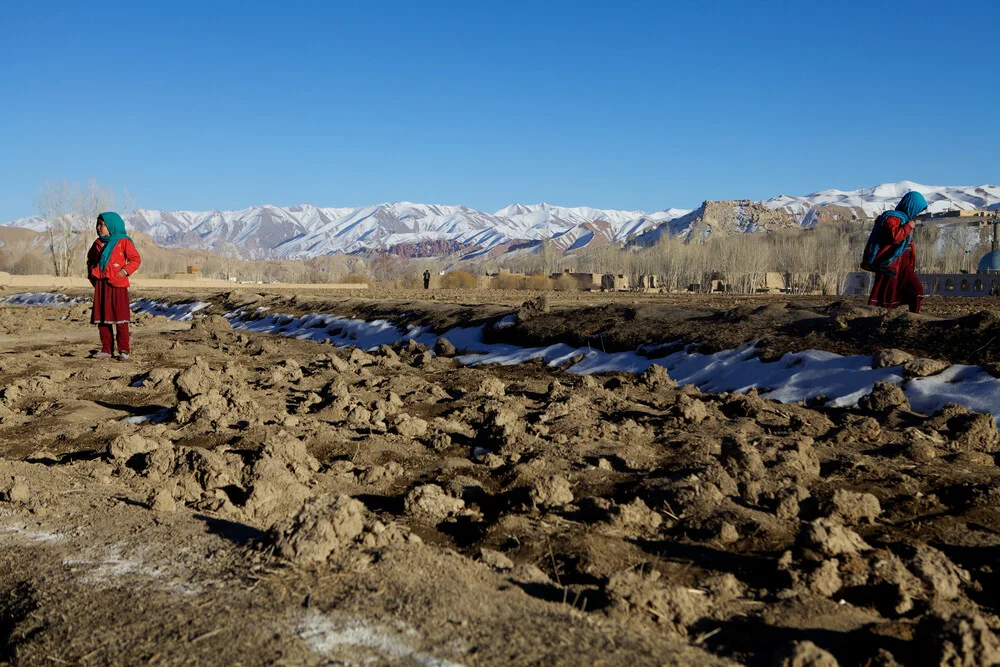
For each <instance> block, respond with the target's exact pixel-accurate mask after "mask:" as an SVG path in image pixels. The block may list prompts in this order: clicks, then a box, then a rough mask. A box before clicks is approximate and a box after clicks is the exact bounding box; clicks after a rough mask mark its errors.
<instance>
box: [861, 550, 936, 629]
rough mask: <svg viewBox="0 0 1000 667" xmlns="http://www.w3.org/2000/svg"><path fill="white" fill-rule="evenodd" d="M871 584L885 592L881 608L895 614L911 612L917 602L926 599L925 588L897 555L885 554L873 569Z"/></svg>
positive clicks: (874, 564) (877, 589) (873, 564)
mask: <svg viewBox="0 0 1000 667" xmlns="http://www.w3.org/2000/svg"><path fill="white" fill-rule="evenodd" d="M871 573H872V576H871V582H870V583H871V584H872V585H873V586H874V588H875V590H876V591H884V593H883V599H882V600H881V602H880V606H881V607H884V608H885V609H886V610H887V611H891V612H892V613H895V614H905V613H907V612H909V611H911V610H912V609H913V607H914V603H915V601H916V600H919V599H922V598H923V597H924V586H923V584H922V583H921V581H920V580H919V579H918V578H917V577H915V576H914V575H913V573H912V572H910V571H909V570H908V569H907V567H906V565H905V564H904V563H903V561H902V560H901V559H900V558H899V557H898V556H896V555H895V554H891V553H890V554H885V555H884V556H882V557H881V558H879V559H878V560H876V561H875V562H874V563H872V568H871Z"/></svg>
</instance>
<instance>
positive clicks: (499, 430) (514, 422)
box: [480, 382, 525, 455]
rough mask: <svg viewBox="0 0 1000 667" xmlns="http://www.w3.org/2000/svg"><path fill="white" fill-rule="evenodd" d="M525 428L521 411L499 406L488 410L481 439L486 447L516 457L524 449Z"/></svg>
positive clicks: (481, 431)
mask: <svg viewBox="0 0 1000 667" xmlns="http://www.w3.org/2000/svg"><path fill="white" fill-rule="evenodd" d="M484 384H485V382H484ZM524 426H525V424H524V419H523V417H522V411H521V410H517V409H514V407H513V406H510V407H508V406H505V405H498V406H495V407H493V408H490V409H488V410H487V412H486V416H485V418H484V419H483V422H482V428H481V430H480V437H481V438H482V442H483V444H484V446H487V447H489V446H494V447H497V448H499V449H500V450H501V451H503V453H505V454H511V455H514V454H517V453H518V452H519V451H520V449H521V447H522V444H523V440H524V438H523V436H524V434H525V431H524Z"/></svg>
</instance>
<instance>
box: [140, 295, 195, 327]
mask: <svg viewBox="0 0 1000 667" xmlns="http://www.w3.org/2000/svg"><path fill="white" fill-rule="evenodd" d="M210 305H211V304H209V303H205V302H203V301H189V302H186V303H166V302H163V301H153V300H151V299H139V300H138V301H136V302H134V303H132V304H131V307H132V311H133V312H135V313H149V314H150V315H163V316H165V317H166V318H168V319H171V320H176V321H178V322H190V321H191V319H192V318H193V317H194V314H195V313H197V312H198V311H199V310H202V309H204V308H208V307H209V306H210Z"/></svg>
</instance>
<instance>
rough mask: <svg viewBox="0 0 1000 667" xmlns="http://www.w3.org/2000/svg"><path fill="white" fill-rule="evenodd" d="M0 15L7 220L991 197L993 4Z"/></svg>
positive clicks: (177, 6) (46, 5)
mask: <svg viewBox="0 0 1000 667" xmlns="http://www.w3.org/2000/svg"><path fill="white" fill-rule="evenodd" d="M281 5H282V6H281V7H279V6H278V3H251V2H197V3H196V2H184V1H180V2H149V3H134V2H130V3H107V2H105V3H102V2H92V3H77V2H74V3H69V2H65V3H64V2H37V3H26V2H25V3H21V2H4V3H0V100H2V101H0V146H2V148H0V220H10V219H13V218H18V217H23V216H27V215H32V214H34V212H35V211H34V200H35V198H36V196H37V194H38V191H39V189H40V188H41V186H42V184H43V183H44V182H45V181H46V180H63V179H67V180H70V181H81V182H82V181H85V180H86V179H88V178H96V179H97V180H98V181H99V182H100V183H102V184H104V185H107V186H110V187H112V188H114V189H116V190H117V191H119V192H120V191H121V190H122V189H123V188H127V189H128V190H129V191H130V192H132V193H134V194H135V195H136V196H137V197H138V202H139V206H141V207H144V208H159V209H167V210H177V209H188V210H204V209H212V208H220V209H236V208H244V207H246V206H251V205H254V204H264V203H271V204H278V205H291V204H297V203H303V202H310V203H313V204H316V205H319V206H359V205H364V204H373V203H379V202H383V201H400V200H410V201H418V202H423V203H442V204H466V205H468V206H472V207H475V208H479V209H482V210H489V211H493V210H496V209H499V208H501V207H502V206H505V205H507V204H509V203H512V202H522V203H536V202H539V201H547V202H550V203H553V204H560V205H566V206H579V205H588V206H595V207H602V208H624V209H643V210H656V209H661V208H667V207H671V206H674V207H684V208H692V207H695V206H697V205H698V204H699V203H700V202H701V201H702V200H704V199H723V198H744V197H747V198H753V199H764V198H768V197H772V196H775V195H778V194H781V193H787V194H798V195H801V194H808V193H810V192H814V191H816V190H820V189H826V188H839V189H845V190H846V189H855V188H859V187H865V186H870V185H875V184H877V183H881V182H890V181H892V182H894V181H899V180H904V179H906V180H914V181H918V182H922V183H927V184H934V185H978V184H983V183H992V184H996V183H998V182H1000V123H998V120H997V119H998V118H1000V92H998V91H1000V44H998V43H997V41H996V36H995V32H994V33H993V34H991V33H990V31H995V28H996V26H997V25H998V24H1000V2H995V1H993V0H982V1H963V0H957V1H953V2H949V3H943V2H908V3H899V2H896V3H888V2H879V1H877V0H876V1H869V2H818V3H807V2H791V1H789V2H784V1H773V2H767V1H762V2H752V3H750V2H745V1H739V2H736V1H732V2H730V1H720V2H705V3H696V2H665V1H661V2H635V1H633V2H630V1H627V0H624V1H623V0H618V1H615V2H610V1H608V2H602V3H590V2H586V1H577V2H541V1H538V0H536V1H533V2H519V1H516V0H515V1H512V2H503V3H487V2H469V1H467V0H466V1H464V2H412V1H411V2H391V1H390V2H377V3H376V2H362V1H354V0H350V1H343V2H294V1H289V2H284V3H281Z"/></svg>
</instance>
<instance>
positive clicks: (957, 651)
mask: <svg viewBox="0 0 1000 667" xmlns="http://www.w3.org/2000/svg"><path fill="white" fill-rule="evenodd" d="M917 636H918V637H920V638H922V639H923V642H922V643H923V644H924V645H925V649H926V655H925V657H926V658H928V659H929V661H928V662H927V663H926V664H932V665H939V666H940V667H975V666H978V665H995V664H998V663H1000V639H998V638H997V636H996V634H995V630H994V628H993V627H991V626H990V623H989V622H987V620H986V619H985V618H983V617H982V616H980V615H979V614H977V613H975V612H967V611H962V612H957V613H955V614H952V615H951V616H950V617H945V616H942V615H939V614H933V615H929V616H926V617H924V619H923V620H922V621H921V623H920V625H919V626H918V630H917Z"/></svg>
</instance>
